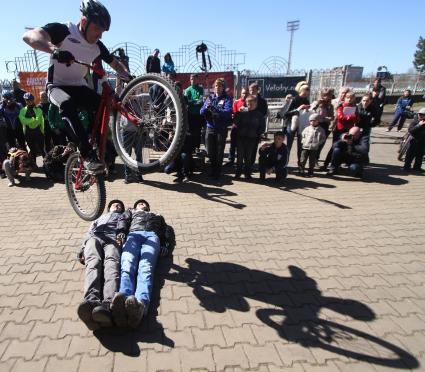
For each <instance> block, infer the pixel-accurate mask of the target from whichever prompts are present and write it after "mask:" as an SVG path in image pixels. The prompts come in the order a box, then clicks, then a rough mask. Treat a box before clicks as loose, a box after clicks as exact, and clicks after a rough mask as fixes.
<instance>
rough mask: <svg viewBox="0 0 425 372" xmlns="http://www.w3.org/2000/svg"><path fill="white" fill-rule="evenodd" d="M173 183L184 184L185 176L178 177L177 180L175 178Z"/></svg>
mask: <svg viewBox="0 0 425 372" xmlns="http://www.w3.org/2000/svg"><path fill="white" fill-rule="evenodd" d="M173 182H175V183H180V182H183V176H178V177H177V178H174V179H173Z"/></svg>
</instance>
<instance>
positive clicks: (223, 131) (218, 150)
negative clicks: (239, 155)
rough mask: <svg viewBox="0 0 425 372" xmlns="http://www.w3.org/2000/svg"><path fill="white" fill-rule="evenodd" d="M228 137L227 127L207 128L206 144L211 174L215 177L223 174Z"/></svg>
mask: <svg viewBox="0 0 425 372" xmlns="http://www.w3.org/2000/svg"><path fill="white" fill-rule="evenodd" d="M226 137H227V128H220V129H215V128H207V130H206V132H205V144H206V146H207V153H208V156H209V158H210V162H211V175H212V176H214V177H220V175H221V168H222V166H223V156H224V146H225V145H226Z"/></svg>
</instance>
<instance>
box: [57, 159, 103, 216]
mask: <svg viewBox="0 0 425 372" xmlns="http://www.w3.org/2000/svg"><path fill="white" fill-rule="evenodd" d="M65 186H66V192H67V194H68V199H69V201H70V203H71V206H72V208H73V209H74V211H75V212H76V213H77V214H78V216H79V217H80V218H82V219H83V220H85V221H93V220H95V219H96V218H98V217H100V215H101V214H102V212H103V210H104V209H105V204H106V189H105V181H104V179H103V175H93V174H91V173H89V172H87V170H86V169H85V168H84V164H83V160H82V159H81V156H80V154H79V153H74V154H72V155H71V156H70V157H69V158H68V161H67V162H66V166H65Z"/></svg>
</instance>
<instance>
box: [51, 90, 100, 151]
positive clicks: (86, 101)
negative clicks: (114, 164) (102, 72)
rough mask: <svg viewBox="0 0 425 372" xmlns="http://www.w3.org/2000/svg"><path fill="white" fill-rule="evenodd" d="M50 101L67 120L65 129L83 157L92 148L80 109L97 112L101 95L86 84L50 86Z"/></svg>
mask: <svg viewBox="0 0 425 372" xmlns="http://www.w3.org/2000/svg"><path fill="white" fill-rule="evenodd" d="M48 95H49V101H50V102H51V103H53V104H54V105H56V106H57V107H58V108H59V113H60V115H61V116H62V118H63V119H64V121H65V130H66V134H67V137H68V139H70V140H71V141H72V142H74V143H75V144H76V145H77V146H78V148H79V149H80V153H81V155H82V156H83V157H86V156H87V155H88V153H89V152H90V150H91V146H90V144H89V141H88V134H87V132H86V130H85V129H84V127H83V125H82V124H81V122H80V119H79V117H78V109H84V110H86V111H87V112H89V113H92V112H95V111H96V110H97V109H98V107H99V104H100V96H99V95H98V94H97V93H96V92H95V91H94V90H92V89H90V88H89V87H85V86H78V87H72V86H60V87H56V86H49V87H48Z"/></svg>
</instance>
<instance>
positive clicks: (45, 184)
mask: <svg viewBox="0 0 425 372" xmlns="http://www.w3.org/2000/svg"><path fill="white" fill-rule="evenodd" d="M18 180H19V184H16V186H18V187H23V188H29V189H39V190H48V189H50V188H51V187H53V186H54V184H55V183H54V182H53V181H52V180H51V179H49V178H46V177H39V176H33V175H31V176H30V179H29V180H28V181H27V180H25V178H24V177H22V176H18Z"/></svg>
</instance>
